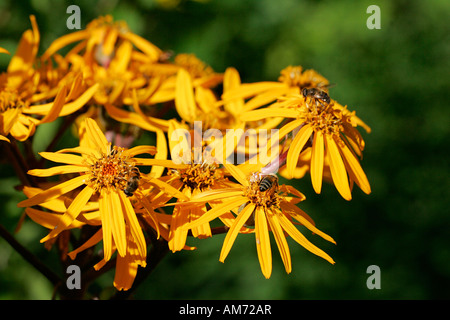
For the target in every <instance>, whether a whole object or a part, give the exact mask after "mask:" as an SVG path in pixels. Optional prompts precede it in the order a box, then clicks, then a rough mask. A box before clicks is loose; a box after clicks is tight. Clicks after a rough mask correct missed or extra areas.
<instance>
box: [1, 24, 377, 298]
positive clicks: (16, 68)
mask: <svg viewBox="0 0 450 320" xmlns="http://www.w3.org/2000/svg"><path fill="white" fill-rule="evenodd" d="M31 24H32V29H31V30H27V31H26V32H25V33H24V34H23V36H22V38H21V41H20V44H19V46H18V49H17V52H16V54H15V55H14V56H13V57H12V58H11V61H10V63H9V66H8V68H7V70H6V72H4V73H2V75H1V78H0V90H1V91H0V108H1V109H0V134H1V136H0V137H1V139H2V140H6V142H3V143H9V144H13V143H18V142H17V141H19V142H26V141H27V139H29V138H30V137H31V136H32V135H33V134H34V132H35V130H36V127H37V126H39V125H40V124H42V123H48V122H51V121H54V120H56V119H57V118H61V117H63V118H65V119H71V121H67V122H64V126H65V128H66V127H67V126H68V124H71V127H72V128H75V131H74V132H76V137H77V138H78V139H79V146H75V147H73V146H72V147H70V148H65V149H62V150H59V151H56V152H52V151H51V150H46V151H45V152H40V153H39V154H40V156H41V157H42V158H43V161H41V162H40V163H41V164H45V163H46V162H45V160H49V161H52V162H56V163H60V164H61V165H58V166H50V167H45V166H42V167H40V168H30V169H31V170H29V171H28V172H27V173H28V175H29V177H31V178H30V179H29V180H27V182H26V183H25V182H24V186H23V192H24V194H25V195H26V196H27V199H26V200H24V201H22V202H20V203H19V204H18V206H19V207H24V208H26V209H25V213H26V216H28V217H29V218H31V219H32V220H33V221H35V222H37V223H38V224H40V225H42V226H44V227H46V228H48V229H49V233H48V235H47V236H45V237H44V238H43V239H41V242H45V243H46V246H49V247H50V246H51V245H52V244H54V243H58V245H59V246H60V247H61V246H63V247H64V246H65V250H66V251H65V252H67V253H68V255H69V257H70V258H72V259H76V257H77V255H78V254H80V253H81V252H83V251H85V250H87V249H89V248H92V247H94V246H96V245H97V244H98V243H100V242H102V251H100V252H101V256H100V257H99V259H98V261H96V263H95V264H94V265H93V267H94V268H95V270H100V269H101V268H102V267H104V266H105V264H106V263H108V261H110V260H113V259H115V261H116V263H115V265H116V269H115V279H114V286H115V287H116V288H117V289H118V290H128V289H129V288H131V286H132V285H133V282H134V280H135V278H136V274H137V270H138V266H140V267H142V268H144V267H146V265H147V263H148V259H151V258H152V257H151V256H149V257H147V248H148V246H151V245H152V241H154V239H159V240H158V241H161V239H163V240H162V241H164V243H166V245H167V246H168V248H169V249H170V250H171V251H172V252H176V251H179V250H193V249H195V248H193V247H191V246H189V245H188V244H187V242H188V241H187V239H188V237H189V236H193V237H197V238H200V239H201V238H207V237H211V236H212V235H214V234H215V233H220V232H222V233H226V236H225V239H224V243H223V247H222V251H221V253H220V261H221V262H223V261H224V260H225V259H226V257H227V255H228V253H229V251H230V249H231V247H232V245H233V243H234V241H235V239H236V237H237V235H238V234H247V233H253V234H254V235H255V239H256V248H257V256H258V259H259V262H260V266H261V271H262V273H263V275H264V276H265V277H266V278H269V277H270V275H271V272H272V252H271V244H270V236H269V235H270V233H272V234H273V237H274V239H275V242H276V245H277V247H278V250H279V251H280V254H281V258H282V261H283V263H284V266H285V269H286V272H288V273H289V272H291V269H292V267H291V255H290V252H289V247H288V243H287V239H286V237H287V236H290V237H292V238H293V239H294V240H295V241H296V242H297V243H299V244H300V245H301V246H303V247H304V248H306V249H307V250H309V251H310V252H312V253H314V254H316V255H318V256H320V257H322V258H324V259H325V260H327V261H329V262H330V263H334V261H333V259H332V258H331V257H330V256H329V255H328V254H326V253H325V252H324V251H322V250H321V249H319V248H318V247H316V246H315V245H314V244H312V243H311V242H310V241H309V240H307V238H306V237H305V236H304V235H303V234H302V233H301V232H300V231H299V229H298V228H297V227H296V225H301V226H304V227H305V228H306V229H308V230H310V231H311V232H312V233H313V234H315V235H319V236H320V237H322V238H324V239H326V240H328V241H330V242H333V243H334V240H333V239H332V238H331V237H330V236H329V235H327V234H325V233H324V232H322V231H320V230H319V229H318V228H317V227H316V226H315V223H314V221H313V220H312V219H311V217H309V216H308V215H307V214H306V213H305V212H304V211H302V210H301V209H300V208H299V207H298V206H297V204H298V203H299V202H301V201H303V200H304V199H305V196H304V195H303V194H302V193H301V192H299V191H298V190H296V189H295V188H294V187H292V186H290V185H280V184H279V182H278V181H279V180H278V175H281V176H283V177H284V178H287V179H292V178H296V179H299V178H303V177H304V176H305V174H306V173H308V172H309V174H310V176H311V182H312V186H313V188H314V190H315V192H317V193H320V192H321V186H322V181H323V180H325V181H327V182H330V183H333V184H334V185H335V186H336V188H337V190H338V192H339V193H340V194H341V195H342V197H343V198H344V199H346V200H350V199H351V189H352V187H353V184H354V183H356V184H357V185H358V186H359V187H360V188H361V190H362V191H364V192H365V193H367V194H368V193H370V185H369V182H368V180H367V178H366V175H365V173H364V171H363V170H362V168H361V165H360V160H359V159H360V158H361V157H362V151H363V149H364V140H363V138H362V137H361V135H360V133H359V132H358V130H357V127H358V126H360V127H362V128H364V129H365V130H366V131H368V132H370V128H369V127H368V126H367V125H366V124H365V123H364V122H363V121H362V120H361V119H359V118H358V117H357V116H356V115H355V112H354V111H353V112H352V111H349V110H348V109H347V107H346V106H342V105H340V104H339V103H338V102H336V101H335V100H333V99H331V98H330V96H329V94H328V85H329V82H328V80H327V79H325V78H324V77H323V76H321V75H320V74H318V73H317V72H315V71H314V70H304V69H303V68H302V67H300V66H289V67H287V68H286V69H284V70H282V71H281V74H280V77H279V79H278V81H263V82H256V83H241V79H240V76H239V72H238V71H237V70H236V69H235V68H232V67H229V68H227V69H226V70H225V72H224V73H217V72H215V71H214V70H213V69H212V68H211V67H209V66H208V65H206V64H205V63H203V62H202V61H200V60H199V59H198V58H196V57H195V56H194V55H191V54H178V55H175V56H174V57H172V55H171V54H169V53H167V52H164V51H162V50H161V49H159V48H158V47H157V46H155V45H153V44H152V43H150V42H149V41H147V40H145V39H143V38H142V37H140V36H138V35H136V34H134V33H132V32H131V31H130V30H129V29H128V27H127V25H126V24H125V23H123V22H115V21H113V19H112V17H110V16H105V17H100V18H98V19H96V20H94V21H92V22H91V23H90V24H89V25H88V26H87V27H86V29H85V30H81V31H76V32H73V33H70V34H67V35H65V36H62V37H60V38H58V39H56V40H55V41H54V42H53V43H52V44H51V45H50V46H49V47H48V48H47V50H46V51H45V52H44V53H43V54H42V55H41V56H37V53H38V47H39V30H38V26H37V24H36V21H35V18H34V17H33V16H31ZM61 51H65V52H66V53H65V55H62V54H61V53H60V52H61ZM1 52H2V53H7V51H6V50H2V51H1ZM199 123H200V126H199V125H198V124H199ZM65 128H63V129H65ZM275 129H276V130H275ZM268 130H271V131H270V132H271V134H267V132H268ZM207 132H210V133H211V132H214V134H213V136H214V139H212V137H211V136H210V137H209V139H205V137H207ZM263 133H264V134H263ZM139 135H149V136H151V137H154V138H155V146H146V145H135V141H136V139H137V138H138V137H139ZM262 136H264V137H265V138H267V139H266V140H265V141H263V139H257V137H258V138H261V137H262ZM263 149H264V150H265V153H266V154H267V152H268V151H270V156H268V157H260V156H259V155H260V154H262V151H263ZM235 152H236V154H235ZM241 156H243V159H245V161H243V162H240V163H236V161H234V160H236V158H239V157H241ZM239 159H242V158H239ZM175 160H176V161H175ZM278 169H279V171H278ZM53 176H54V177H53ZM47 177H53V178H51V179H47ZM217 218H218V219H219V220H220V221H221V222H220V223H221V226H220V227H212V226H211V225H210V222H212V221H213V220H215V219H217ZM86 228H89V230H90V234H89V237H88V238H87V239H85V241H84V242H83V243H82V244H81V245H79V246H78V247H74V246H73V244H72V245H71V244H69V243H70V242H69V238H70V237H68V236H67V233H70V232H71V231H72V230H73V229H82V230H84V229H86ZM153 245H154V244H153ZM116 251H117V252H116Z"/></svg>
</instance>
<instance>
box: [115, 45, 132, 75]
mask: <svg viewBox="0 0 450 320" xmlns="http://www.w3.org/2000/svg"><path fill="white" fill-rule="evenodd" d="M132 50H133V45H132V44H131V43H130V42H127V41H124V42H122V43H121V44H120V45H119V46H118V48H117V49H116V53H115V56H114V58H113V59H112V61H111V64H110V65H109V68H111V69H112V70H114V71H116V72H117V73H124V72H125V71H126V70H127V68H128V65H129V63H130V58H131V52H132Z"/></svg>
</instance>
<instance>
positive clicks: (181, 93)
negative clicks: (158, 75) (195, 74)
mask: <svg viewBox="0 0 450 320" xmlns="http://www.w3.org/2000/svg"><path fill="white" fill-rule="evenodd" d="M175 90H176V91H175V107H176V109H177V112H178V114H179V115H180V117H181V118H182V119H183V120H185V121H187V122H189V123H193V122H194V120H195V119H196V104H195V99H194V92H193V90H194V88H193V86H192V80H191V76H190V75H189V73H188V72H187V71H186V70H184V69H180V70H179V71H178V74H177V82H176V89H175Z"/></svg>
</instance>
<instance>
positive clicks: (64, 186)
mask: <svg viewBox="0 0 450 320" xmlns="http://www.w3.org/2000/svg"><path fill="white" fill-rule="evenodd" d="M85 180H86V177H85V176H84V175H81V176H78V177H76V178H73V179H70V180H68V181H65V182H62V183H60V184H57V185H56V186H54V187H51V188H49V189H46V190H44V191H42V192H41V193H38V194H37V195H35V196H33V197H31V198H29V199H26V200H23V201H21V202H19V203H18V204H17V206H18V207H19V208H23V207H31V206H34V205H37V204H40V203H43V202H47V201H49V200H53V199H56V198H57V197H59V196H61V195H63V194H65V193H67V192H69V191H72V190H74V189H76V188H78V187H79V186H81V185H83V184H84V183H85Z"/></svg>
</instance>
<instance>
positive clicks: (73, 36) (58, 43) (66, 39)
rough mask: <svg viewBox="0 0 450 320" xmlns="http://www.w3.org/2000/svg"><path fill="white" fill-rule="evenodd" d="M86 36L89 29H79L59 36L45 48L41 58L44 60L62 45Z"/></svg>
mask: <svg viewBox="0 0 450 320" xmlns="http://www.w3.org/2000/svg"><path fill="white" fill-rule="evenodd" d="M88 36H89V31H87V30H81V31H75V32H72V33H70V34H66V35H64V36H62V37H59V38H58V39H56V40H55V41H53V42H52V44H51V45H50V46H49V47H48V48H47V50H46V51H45V52H44V54H43V55H42V59H43V60H46V59H48V58H49V57H50V56H51V55H52V54H54V53H55V52H57V51H58V50H60V49H62V48H63V47H65V46H67V45H68V44H71V43H73V42H76V41H79V40H83V39H86V38H87V37H88Z"/></svg>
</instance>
